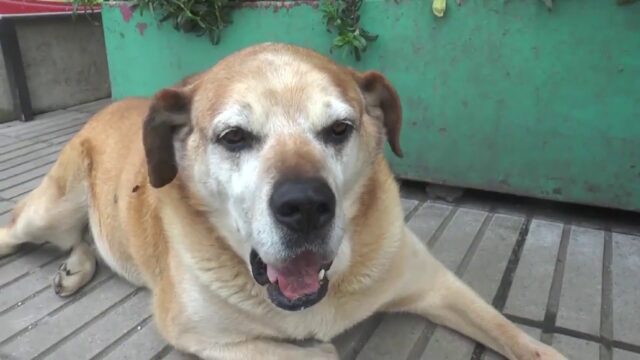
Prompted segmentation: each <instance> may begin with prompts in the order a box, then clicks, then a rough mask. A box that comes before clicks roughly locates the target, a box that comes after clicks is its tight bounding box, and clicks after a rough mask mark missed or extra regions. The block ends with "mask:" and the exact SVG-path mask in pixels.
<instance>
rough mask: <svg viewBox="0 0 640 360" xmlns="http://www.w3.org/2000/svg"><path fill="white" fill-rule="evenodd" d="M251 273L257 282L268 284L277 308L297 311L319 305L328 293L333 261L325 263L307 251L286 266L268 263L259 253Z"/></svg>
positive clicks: (253, 259)
mask: <svg viewBox="0 0 640 360" xmlns="http://www.w3.org/2000/svg"><path fill="white" fill-rule="evenodd" d="M250 263H251V272H252V274H253V278H254V279H255V281H256V282H257V283H258V284H260V285H262V286H264V285H267V293H268V294H269V299H270V300H271V302H273V304H274V305H276V306H277V307H279V308H281V309H284V310H289V311H297V310H303V309H305V308H308V307H310V306H313V305H315V304H317V303H318V302H319V301H320V300H322V298H324V296H325V295H326V294H327V290H328V288H329V278H328V277H327V271H328V270H329V268H330V267H331V262H329V263H322V261H321V259H320V257H319V256H318V255H316V254H315V253H313V252H311V251H305V252H302V253H301V254H299V255H297V256H295V257H294V258H292V259H290V260H289V261H288V262H287V263H285V264H284V265H281V266H278V267H275V266H271V265H268V264H265V263H264V261H262V258H260V255H258V253H257V252H256V251H255V250H251V255H250Z"/></svg>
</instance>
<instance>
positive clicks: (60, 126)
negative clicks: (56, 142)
mask: <svg viewBox="0 0 640 360" xmlns="http://www.w3.org/2000/svg"><path fill="white" fill-rule="evenodd" d="M86 121H87V118H86V115H85V114H69V117H68V118H67V119H66V121H61V122H43V123H41V124H40V126H36V127H31V128H27V127H16V128H14V129H13V130H12V131H11V133H10V134H9V135H10V136H12V137H15V138H18V139H21V140H30V139H36V138H38V137H41V136H46V135H47V134H54V133H56V132H60V131H63V130H65V129H71V128H79V127H81V126H82V125H84V123H86Z"/></svg>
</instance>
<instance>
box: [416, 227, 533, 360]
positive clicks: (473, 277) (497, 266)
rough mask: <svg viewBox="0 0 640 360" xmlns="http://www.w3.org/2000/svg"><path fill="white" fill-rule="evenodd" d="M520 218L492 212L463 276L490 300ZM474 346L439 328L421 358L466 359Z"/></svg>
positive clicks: (469, 341) (503, 268)
mask: <svg viewBox="0 0 640 360" xmlns="http://www.w3.org/2000/svg"><path fill="white" fill-rule="evenodd" d="M523 221H524V219H522V218H518V217H513V216H507V215H495V216H494V217H493V219H492V220H491V222H490V223H489V225H488V227H487V229H486V231H485V233H484V236H483V237H482V238H481V239H480V243H479V245H478V248H477V250H476V252H475V254H473V257H472V258H471V262H470V263H469V266H468V268H467V269H466V271H465V272H464V274H463V276H462V280H463V281H464V282H465V283H466V284H467V285H469V286H470V287H471V288H472V289H474V290H475V291H476V293H478V294H479V295H480V296H481V297H482V298H483V299H484V300H485V301H487V302H489V303H491V301H492V300H493V297H494V296H495V293H496V291H497V290H498V287H499V285H500V281H501V279H502V274H503V273H504V270H505V268H506V266H507V262H508V261H509V257H510V255H511V252H512V250H513V247H514V245H515V243H516V240H517V238H518V234H519V232H520V227H521V226H522V223H523ZM445 344H446V345H445ZM475 345H476V344H475V342H474V341H472V340H470V339H468V338H465V337H462V336H460V335H459V334H458V333H453V332H452V331H451V330H449V329H445V328H443V327H438V328H437V329H436V331H435V332H434V333H433V336H432V337H431V340H429V343H428V345H427V348H426V350H425V352H424V353H423V354H422V358H423V359H429V358H430V359H466V358H470V357H471V354H472V353H473V349H474V347H475Z"/></svg>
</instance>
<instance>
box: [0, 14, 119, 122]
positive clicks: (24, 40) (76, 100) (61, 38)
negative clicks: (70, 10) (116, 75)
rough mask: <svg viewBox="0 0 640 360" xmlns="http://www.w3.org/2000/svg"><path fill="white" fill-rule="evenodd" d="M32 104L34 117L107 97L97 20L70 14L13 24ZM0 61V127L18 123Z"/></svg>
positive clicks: (106, 82)
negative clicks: (8, 123) (5, 123)
mask: <svg viewBox="0 0 640 360" xmlns="http://www.w3.org/2000/svg"><path fill="white" fill-rule="evenodd" d="M12 21H14V23H15V29H16V34H17V38H18V43H19V46H20V52H21V55H22V61H23V64H24V69H25V75H26V80H27V86H28V88H29V93H30V95H31V103H32V106H33V110H34V112H36V113H41V112H46V111H52V110H57V109H61V108H66V107H69V106H73V105H77V104H81V103H85V102H89V101H93V100H97V99H103V98H106V97H109V96H110V93H111V89H110V85H109V74H108V68H107V61H106V60H107V58H106V54H105V45H104V36H103V32H102V26H101V24H100V18H99V16H98V17H96V16H94V17H92V19H91V20H89V18H87V17H85V16H79V17H77V18H76V19H73V18H72V17H71V16H70V15H55V16H44V17H28V18H24V19H21V18H16V19H14V20H12ZM4 69H5V67H4V64H3V60H2V57H0V122H1V121H9V120H14V119H16V114H14V112H13V103H12V99H11V91H10V89H9V88H8V82H7V74H6V73H5V70H4Z"/></svg>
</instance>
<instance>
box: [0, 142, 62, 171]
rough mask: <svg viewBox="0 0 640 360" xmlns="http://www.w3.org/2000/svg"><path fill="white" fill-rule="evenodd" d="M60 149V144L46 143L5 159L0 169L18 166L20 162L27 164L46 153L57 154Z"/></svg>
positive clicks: (4, 169) (0, 164)
mask: <svg viewBox="0 0 640 360" xmlns="http://www.w3.org/2000/svg"><path fill="white" fill-rule="evenodd" d="M60 149H62V145H48V146H47V147H44V148H42V149H38V150H36V151H33V152H30V153H28V154H25V155H23V156H19V157H17V158H14V159H11V160H7V161H4V162H1V163H0V171H3V172H4V171H6V170H7V169H10V168H12V167H14V166H18V165H21V164H27V163H29V162H30V161H32V160H35V159H39V158H41V157H44V156H47V155H51V154H57V153H58V152H60Z"/></svg>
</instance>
